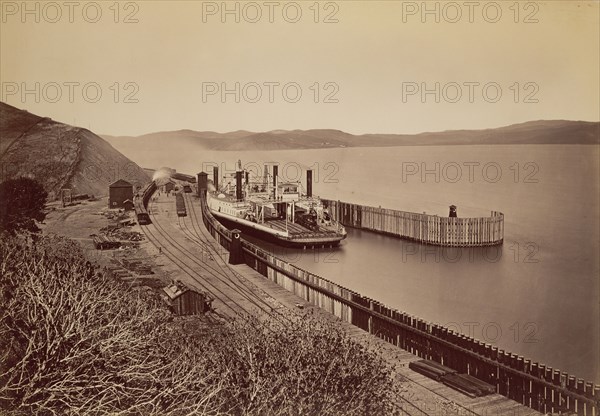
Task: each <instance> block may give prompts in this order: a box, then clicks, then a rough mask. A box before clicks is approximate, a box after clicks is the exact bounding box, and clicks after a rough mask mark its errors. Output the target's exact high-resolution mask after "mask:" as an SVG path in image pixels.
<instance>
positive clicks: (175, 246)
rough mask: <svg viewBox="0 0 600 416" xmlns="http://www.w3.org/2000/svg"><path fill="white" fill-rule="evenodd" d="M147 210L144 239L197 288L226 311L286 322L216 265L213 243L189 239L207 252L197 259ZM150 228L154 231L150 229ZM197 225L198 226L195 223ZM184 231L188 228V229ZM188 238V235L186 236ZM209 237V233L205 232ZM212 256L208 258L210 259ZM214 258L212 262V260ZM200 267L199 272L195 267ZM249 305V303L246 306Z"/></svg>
mask: <svg viewBox="0 0 600 416" xmlns="http://www.w3.org/2000/svg"><path fill="white" fill-rule="evenodd" d="M148 208H149V209H148V211H149V213H150V215H151V217H152V222H153V227H151V226H144V227H143V228H142V229H143V230H144V231H145V232H146V233H147V236H148V239H149V240H150V241H151V242H153V243H154V244H156V245H158V246H160V247H162V251H163V253H164V254H165V255H166V256H167V257H168V258H169V259H170V260H171V261H173V263H175V264H176V265H177V266H179V267H180V268H181V270H182V271H183V272H184V273H185V274H187V275H188V276H189V277H190V278H191V279H192V280H193V281H194V282H195V283H196V284H198V285H199V286H200V288H201V289H202V290H204V291H206V292H207V293H208V294H209V295H210V296H211V297H213V298H214V299H215V300H218V301H219V302H221V303H223V304H224V305H225V306H226V307H227V308H228V309H229V310H230V314H229V315H234V316H237V317H241V318H246V317H247V316H249V315H256V314H257V312H258V313H259V314H264V315H270V316H275V318H276V319H277V320H278V321H280V322H281V323H282V324H283V323H284V322H283V320H286V321H288V322H289V318H288V317H286V316H285V315H282V314H281V313H280V312H279V311H276V310H275V309H274V308H273V306H271V305H270V304H269V303H268V302H266V301H265V300H264V299H262V298H260V297H259V296H258V295H256V294H255V293H254V291H253V290H252V289H251V288H250V287H248V286H247V285H246V284H244V285H242V284H240V280H241V279H243V278H242V277H241V276H239V275H237V276H231V275H228V273H227V271H226V270H229V268H228V267H227V266H226V265H220V264H219V260H220V261H222V259H221V257H220V256H219V254H218V253H217V251H216V249H214V247H213V246H212V245H211V244H210V243H208V242H206V241H202V240H200V239H198V238H195V239H193V240H192V239H190V240H192V241H193V242H195V243H196V244H199V245H201V247H202V248H203V250H205V252H206V253H207V254H208V255H209V257H208V259H207V260H206V261H201V260H198V258H197V253H194V252H192V251H190V250H189V249H188V248H186V247H185V246H184V245H183V244H182V243H180V242H178V241H177V240H176V239H175V238H173V237H172V236H171V235H170V232H169V230H167V229H166V228H165V227H164V226H163V224H161V222H160V221H159V220H158V219H157V216H156V214H155V213H154V210H153V209H151V206H150V205H149V207H148ZM152 228H154V231H153V230H152ZM199 228H200V229H201V227H199ZM188 233H191V231H190V230H189V229H188ZM186 237H187V238H188V239H189V235H187V236H186ZM209 237H210V238H212V236H209ZM211 258H212V260H210V259H211ZM213 262H214V265H213V264H212V263H213ZM198 268H201V269H202V272H199V271H198ZM248 306H249V307H248Z"/></svg>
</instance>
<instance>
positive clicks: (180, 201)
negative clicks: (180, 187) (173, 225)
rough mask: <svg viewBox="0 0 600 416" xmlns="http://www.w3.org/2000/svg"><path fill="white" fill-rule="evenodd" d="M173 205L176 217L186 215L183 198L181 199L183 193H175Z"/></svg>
mask: <svg viewBox="0 0 600 416" xmlns="http://www.w3.org/2000/svg"><path fill="white" fill-rule="evenodd" d="M175 207H176V208H177V216H178V217H185V216H187V210H186V209H185V200H184V199H183V194H182V193H181V192H178V193H176V194H175Z"/></svg>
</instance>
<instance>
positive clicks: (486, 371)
mask: <svg viewBox="0 0 600 416" xmlns="http://www.w3.org/2000/svg"><path fill="white" fill-rule="evenodd" d="M200 203H201V206H202V214H203V215H202V218H203V222H204V225H205V226H206V228H207V229H208V230H209V232H210V233H211V235H212V236H213V237H214V238H215V239H216V241H217V242H219V244H221V246H223V247H224V248H225V249H226V250H228V251H231V248H232V242H231V241H232V233H231V231H229V230H228V229H227V228H225V227H224V226H223V225H221V223H219V222H218V221H217V220H216V219H215V218H214V217H213V216H212V214H211V213H210V211H209V210H208V207H207V205H206V199H205V196H203V195H201V196H200ZM234 246H235V245H234ZM240 247H241V250H242V253H241V256H240V257H241V258H242V259H243V261H244V262H245V263H246V264H247V265H248V266H250V267H251V268H253V269H254V270H256V271H257V272H259V273H260V274H262V275H263V276H265V277H266V278H268V279H269V280H271V281H273V282H275V283H277V284H278V285H280V286H282V287H284V288H285V289H287V290H288V291H290V292H292V293H294V294H296V295H297V296H299V297H301V298H303V299H304V300H306V301H307V302H309V303H311V304H313V305H315V306H318V307H320V308H322V309H324V310H326V311H327V312H329V313H332V314H334V315H335V316H337V317H338V318H339V319H341V320H343V321H345V322H349V323H351V324H353V325H355V326H357V327H359V328H361V329H363V330H365V331H367V332H369V333H371V334H373V335H375V336H377V337H379V338H382V339H384V340H386V341H388V342H390V343H392V344H394V345H397V346H398V347H401V348H403V349H404V350H406V351H409V352H411V353H413V354H415V355H417V356H418V357H420V358H424V359H429V360H434V361H437V362H439V363H441V364H443V365H445V366H448V367H450V368H453V369H455V370H457V371H459V372H461V373H467V374H470V375H472V376H474V377H476V378H478V379H479V380H482V381H484V382H486V383H489V384H491V385H492V386H494V387H495V388H496V392H497V393H499V394H501V395H503V396H505V397H508V398H510V399H512V400H515V401H516V402H518V403H520V404H523V405H525V406H528V407H531V408H533V409H535V410H537V411H540V412H544V413H550V412H551V413H559V412H562V413H564V412H574V413H576V414H579V415H585V416H597V415H598V414H599V409H600V385H594V384H593V383H591V382H586V381H585V380H583V379H581V378H577V377H575V376H573V375H570V374H567V373H565V372H561V371H560V370H557V369H554V368H552V367H549V366H546V365H545V364H540V363H537V362H533V361H532V360H530V359H527V358H524V357H522V356H517V355H515V354H511V353H510V352H507V351H504V350H499V349H498V348H497V347H494V346H492V345H490V344H486V343H483V342H481V341H478V340H476V339H473V338H471V337H467V336H465V335H462V334H459V333H457V332H455V331H452V330H450V329H448V328H446V327H443V326H441V325H437V324H433V323H430V322H426V321H424V320H422V319H419V318H417V317H414V316H411V315H409V314H407V313H404V312H399V311H397V310H394V309H392V308H389V307H387V306H385V305H383V304H381V303H379V302H378V301H376V300H373V299H370V298H368V297H365V296H362V295H360V294H359V293H356V292H354V291H352V290H350V289H347V288H345V287H343V286H340V285H338V284H336V283H333V282H330V281H328V280H327V279H324V278H322V277H320V276H317V275H315V274H312V273H310V272H308V271H306V270H303V269H300V268H298V267H296V266H294V265H291V264H289V263H287V262H285V261H283V260H281V259H279V258H277V257H276V256H274V255H272V254H270V253H268V252H266V251H264V250H263V249H261V248H260V247H257V246H255V245H253V244H251V243H248V242H247V241H244V240H242V242H241V245H240ZM238 254H239V253H238Z"/></svg>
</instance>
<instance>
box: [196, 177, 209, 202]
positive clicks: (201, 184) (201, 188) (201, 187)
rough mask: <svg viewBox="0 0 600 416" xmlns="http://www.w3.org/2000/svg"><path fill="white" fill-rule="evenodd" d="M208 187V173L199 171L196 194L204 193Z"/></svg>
mask: <svg viewBox="0 0 600 416" xmlns="http://www.w3.org/2000/svg"><path fill="white" fill-rule="evenodd" d="M207 189H208V174H207V173H205V172H200V173H199V174H198V196H202V195H206V190H207Z"/></svg>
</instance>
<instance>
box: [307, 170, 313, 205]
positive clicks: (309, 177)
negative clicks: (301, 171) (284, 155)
mask: <svg viewBox="0 0 600 416" xmlns="http://www.w3.org/2000/svg"><path fill="white" fill-rule="evenodd" d="M306 196H307V197H309V198H312V170H310V169H309V170H307V171H306Z"/></svg>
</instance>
